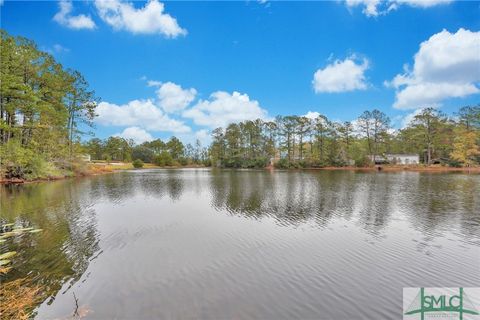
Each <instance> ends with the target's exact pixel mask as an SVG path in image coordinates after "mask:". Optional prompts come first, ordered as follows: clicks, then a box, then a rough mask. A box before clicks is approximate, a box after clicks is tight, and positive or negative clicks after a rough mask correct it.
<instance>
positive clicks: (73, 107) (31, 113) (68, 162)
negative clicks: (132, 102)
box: [0, 30, 98, 178]
mask: <svg viewBox="0 0 480 320" xmlns="http://www.w3.org/2000/svg"><path fill="white" fill-rule="evenodd" d="M0 46H1V64H0V77H1V82H0V169H1V170H0V171H2V172H1V173H2V174H3V175H4V176H6V177H7V178H15V177H18V178H24V177H29V178H36V177H38V176H42V175H49V174H55V173H58V172H59V171H64V170H66V171H69V170H71V167H72V163H73V162H74V160H75V158H76V157H78V155H79V154H80V152H81V145H80V137H81V135H82V134H83V132H82V131H81V130H80V128H81V127H82V128H88V127H89V126H91V125H92V120H93V118H94V117H95V108H96V106H97V102H98V99H97V98H96V97H95V93H94V92H93V91H92V90H90V89H89V86H88V83H87V81H86V80H85V79H84V77H83V76H82V75H81V74H80V72H78V71H76V70H72V69H68V68H67V69H66V68H64V67H63V66H62V65H61V64H60V63H58V62H57V61H55V59H54V58H53V57H52V56H51V55H50V54H48V53H46V52H43V51H40V50H39V49H38V48H37V46H36V45H35V43H34V42H32V41H30V40H28V39H25V38H22V37H13V36H11V35H9V34H8V33H7V32H6V31H4V30H0Z"/></svg>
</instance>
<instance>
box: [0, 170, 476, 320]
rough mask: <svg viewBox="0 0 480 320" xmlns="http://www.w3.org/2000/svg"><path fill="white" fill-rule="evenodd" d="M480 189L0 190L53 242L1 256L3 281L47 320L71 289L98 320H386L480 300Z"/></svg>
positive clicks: (181, 186) (432, 183)
mask: <svg viewBox="0 0 480 320" xmlns="http://www.w3.org/2000/svg"><path fill="white" fill-rule="evenodd" d="M479 190H480V176H478V175H463V174H460V175H459V174H419V173H414V172H401V173H360V172H339V171H313V170H312V171H278V170H277V171H263V170H262V171H253V170H245V171H231V170H207V169H204V170H202V169H200V170H194V169H191V170H190V169H189V170H139V171H131V172H122V173H116V174H111V175H105V176H98V177H91V178H85V179H78V180H65V181H57V182H52V183H42V184H31V185H24V186H2V187H0V218H1V220H2V222H4V221H8V222H16V223H17V224H19V225H23V226H26V227H27V226H34V227H35V228H42V229H44V230H45V231H44V232H43V233H42V234H39V235H38V236H36V237H24V236H19V237H15V238H14V239H11V240H9V241H8V242H6V243H3V244H0V248H1V249H2V252H3V251H9V250H15V251H18V252H19V255H18V256H17V257H16V258H15V259H14V260H13V263H14V266H15V268H14V269H13V270H12V272H10V273H9V274H7V276H6V278H5V279H3V280H5V281H10V280H13V279H17V278H21V277H25V276H26V275H33V281H35V282H36V283H39V284H41V285H42V286H44V287H45V288H46V294H45V299H46V301H45V302H44V303H43V304H42V305H41V306H40V307H39V309H38V312H39V318H41V319H53V318H59V317H60V318H61V317H66V316H68V315H69V314H70V315H71V312H72V310H73V309H72V307H73V305H72V303H73V300H72V298H71V291H73V290H74V292H75V293H76V294H77V296H78V297H79V298H80V301H81V302H83V303H86V304H88V305H89V306H90V307H91V309H92V310H93V313H91V314H89V316H88V317H90V318H94V319H102V318H139V319H140V318H144V319H151V318H188V317H202V318H238V317H239V318H252V317H253V318H255V317H256V318H258V317H260V318H292V317H296V318H299V317H300V318H302V317H303V318H312V317H313V318H318V317H319V315H322V316H324V317H325V318H352V317H365V318H385V316H387V317H388V315H390V316H391V315H392V314H395V312H397V311H398V310H399V309H400V308H401V295H398V292H401V288H402V287H404V286H419V285H432V286H439V285H444V286H457V285H464V286H466V285H470V286H480V272H479V271H478V268H477V267H478V265H480V249H479V248H480V214H479V213H480V200H479V197H478V193H479V192H478V191H479ZM426 265H428V266H429V269H428V270H424V267H425V266H426ZM475 270H477V271H475ZM79 280H81V281H79ZM379 288H382V289H379ZM378 290H381V291H382V292H381V294H382V297H381V298H379V301H378V302H376V303H377V305H375V308H374V309H375V310H373V311H372V310H369V309H363V308H362V303H363V302H364V303H368V302H369V299H370V298H371V297H372V295H377V293H378V292H377V291H378ZM67 293H68V294H67ZM339 294H342V296H341V297H340V296H339ZM342 299H343V300H342ZM339 301H345V305H343V304H342V303H341V302H339ZM338 304H340V308H339V309H332V308H331V306H332V305H338ZM185 305H188V306H189V310H185V308H184V306H185ZM265 306H269V307H268V308H266V307H265ZM392 312H393V313H392Z"/></svg>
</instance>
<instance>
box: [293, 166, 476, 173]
mask: <svg viewBox="0 0 480 320" xmlns="http://www.w3.org/2000/svg"><path fill="white" fill-rule="evenodd" d="M287 170H288V169H287ZM305 170H331V171H334V170H345V171H373V172H400V171H411V172H431V173H445V172H464V173H480V167H461V168H454V167H442V166H430V167H422V166H375V167H323V168H305Z"/></svg>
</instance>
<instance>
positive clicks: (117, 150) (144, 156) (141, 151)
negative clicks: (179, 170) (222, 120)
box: [83, 137, 210, 166]
mask: <svg viewBox="0 0 480 320" xmlns="http://www.w3.org/2000/svg"><path fill="white" fill-rule="evenodd" d="M83 147H84V150H85V152H86V153H88V154H89V155H90V157H91V159H92V160H106V161H122V162H131V161H133V160H141V161H142V162H147V163H153V164H156V165H158V166H178V165H183V166H185V165H192V164H195V165H205V166H209V165H210V159H209V154H208V148H206V147H202V144H201V142H200V140H198V139H197V140H196V141H195V144H194V145H192V144H190V143H188V144H186V145H185V144H183V143H182V141H180V140H179V139H178V138H177V137H171V138H170V140H168V141H162V140H161V139H155V140H152V141H147V142H144V143H141V144H138V145H136V144H135V143H134V141H133V140H131V139H124V138H121V137H109V138H108V139H105V140H101V139H99V138H93V139H91V140H89V141H87V142H86V143H84V145H83Z"/></svg>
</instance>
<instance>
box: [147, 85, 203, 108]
mask: <svg viewBox="0 0 480 320" xmlns="http://www.w3.org/2000/svg"><path fill="white" fill-rule="evenodd" d="M148 85H149V86H158V89H157V91H156V93H157V97H158V103H159V105H160V107H161V108H162V109H163V110H164V111H165V112H167V113H174V112H178V111H181V110H183V109H185V108H186V107H187V106H188V105H189V104H190V103H191V102H192V101H193V100H194V99H195V96H196V95H197V90H195V89H194V88H190V89H183V88H182V87H181V86H179V85H178V84H175V83H173V82H165V83H161V82H158V81H148Z"/></svg>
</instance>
